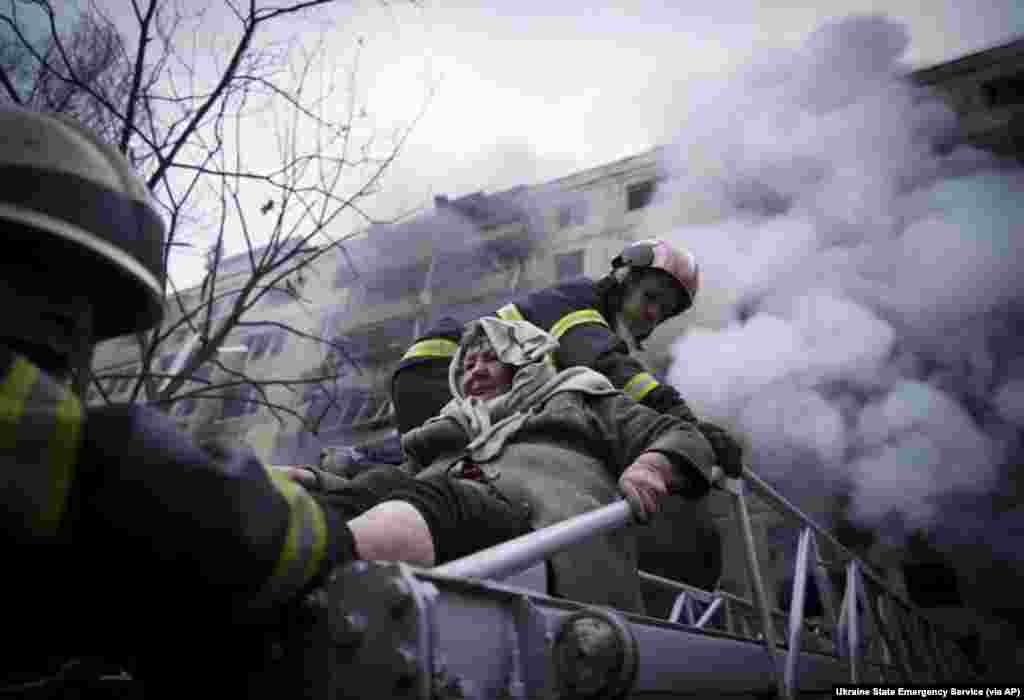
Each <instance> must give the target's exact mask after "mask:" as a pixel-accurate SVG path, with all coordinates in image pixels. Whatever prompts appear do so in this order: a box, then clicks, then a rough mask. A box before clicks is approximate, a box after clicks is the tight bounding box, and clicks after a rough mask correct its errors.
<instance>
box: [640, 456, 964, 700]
mask: <svg viewBox="0 0 1024 700" xmlns="http://www.w3.org/2000/svg"><path fill="white" fill-rule="evenodd" d="M713 480H714V483H715V484H716V485H717V486H718V487H719V488H721V489H722V490H723V491H725V492H726V493H727V494H728V495H729V496H731V497H732V502H733V508H734V514H735V518H736V521H737V523H738V525H739V529H740V536H741V539H742V545H743V548H744V555H745V560H746V573H747V577H748V580H747V582H748V584H749V589H750V590H752V591H753V596H752V598H753V600H746V599H743V598H741V597H739V596H736V595H733V594H730V593H727V592H725V591H715V592H708V591H702V590H700V589H696V588H693V587H691V586H687V585H686V584H682V583H678V582H675V581H670V580H668V579H665V578H661V577H658V576H654V575H652V574H648V573H645V572H640V577H641V579H642V580H644V581H645V582H646V583H649V584H652V585H656V586H660V587H663V588H668V589H670V590H674V591H676V592H678V596H677V597H676V600H675V604H674V605H673V607H672V611H671V613H670V614H669V618H668V620H669V621H670V622H677V623H683V624H687V625H691V626H693V627H696V628H699V629H719V630H722V631H725V632H728V633H729V634H733V635H737V636H740V637H743V638H746V639H750V640H757V641H760V642H763V644H764V645H765V647H766V649H767V650H768V652H769V654H770V655H771V656H772V658H774V659H776V680H777V683H778V692H779V695H780V697H784V698H795V697H796V696H797V694H798V692H799V690H800V686H799V672H800V668H799V664H798V660H799V657H800V652H801V650H802V649H803V650H804V651H808V650H809V651H823V650H828V651H830V652H831V653H833V654H835V655H836V656H838V657H839V658H841V659H844V660H845V661H846V663H847V664H848V670H849V678H848V680H849V682H850V683H851V684H853V683H865V682H879V683H894V682H902V683H906V684H912V683H913V684H922V683H952V682H963V681H969V680H970V679H971V678H972V677H973V676H974V670H973V669H972V668H971V666H970V664H969V662H968V661H967V659H966V657H965V655H964V654H963V652H962V651H961V650H960V649H959V648H958V647H957V646H956V645H955V643H954V642H952V641H951V640H950V639H948V638H946V637H945V636H944V635H943V633H942V630H941V629H940V628H939V627H938V626H937V625H936V624H935V623H934V622H932V621H931V620H929V619H928V618H927V617H926V616H925V615H924V614H923V613H922V612H921V611H920V610H919V609H918V608H917V607H916V606H914V605H913V604H912V603H911V602H910V601H909V600H908V599H907V598H906V597H905V596H903V595H902V594H901V593H900V592H898V591H896V590H894V589H893V588H892V587H891V585H890V584H889V583H887V582H886V581H885V580H884V579H883V578H882V577H881V576H879V575H878V574H877V573H876V572H874V571H873V570H872V569H871V568H870V567H869V566H868V565H867V564H865V563H864V562H862V561H860V560H859V559H858V558H857V557H856V556H855V555H854V554H853V553H852V552H850V551H849V550H847V549H846V548H845V547H843V546H842V545H841V544H840V543H839V542H838V541H837V540H836V539H835V537H833V536H832V535H831V534H830V533H829V532H828V531H826V530H825V529H824V528H822V527H821V526H820V525H818V524H817V523H815V522H814V521H813V520H812V519H811V518H810V517H808V516H807V515H805V514H804V513H803V512H801V511H800V510H799V509H798V508H797V507H796V506H794V505H793V504H792V503H790V502H789V501H788V500H786V499H785V498H784V497H783V496H781V495H780V494H779V493H778V492H776V491H775V490H774V489H773V488H772V487H771V486H769V485H768V484H767V483H765V482H764V481H763V480H762V479H760V478H759V477H758V476H757V475H756V474H754V473H753V472H751V471H750V470H749V469H747V470H744V475H743V478H739V479H730V478H727V477H725V475H724V474H723V473H722V472H721V470H720V469H719V468H717V467H716V468H715V471H714V474H713ZM748 492H750V493H753V494H755V495H756V496H758V497H759V498H760V499H761V500H762V501H763V502H764V503H765V504H766V505H768V506H769V507H770V508H772V509H773V510H775V511H776V512H777V513H779V514H781V515H782V516H783V517H785V518H787V519H789V520H790V521H793V520H795V521H797V522H798V523H800V526H801V528H800V534H799V537H798V542H797V554H796V561H795V570H794V576H793V587H792V596H791V602H790V606H789V608H790V609H789V613H788V615H787V614H786V613H784V612H782V611H781V610H778V609H773V608H771V607H770V606H769V603H768V595H767V592H766V588H765V585H764V579H763V577H762V575H761V570H760V564H759V559H758V556H757V550H756V546H755V541H754V535H753V528H752V524H751V518H750V512H749V509H748V507H747V493H748ZM819 542H824V543H825V545H826V546H827V547H828V548H829V550H830V552H831V554H832V555H833V560H832V561H831V562H830V561H826V560H824V559H823V558H822V557H821V556H820V548H819ZM830 568H832V569H833V570H835V569H837V568H842V569H844V570H845V574H846V584H845V589H844V591H843V597H842V600H841V602H840V603H839V606H838V612H837V607H836V605H835V600H834V594H833V588H832V583H831V581H830V579H829V575H828V573H829V569H830ZM808 576H813V577H814V582H815V584H816V586H817V590H818V592H819V597H820V598H821V604H822V607H823V609H824V619H822V620H816V621H814V623H811V622H810V621H808V620H806V619H805V617H804V613H805V606H804V603H805V600H806V597H807V579H808ZM716 620H717V621H718V624H717V625H713V624H712V623H713V622H714V621H716ZM783 631H784V633H783ZM783 646H785V647H786V649H785V652H784V653H783V651H782V650H781V649H780V647H783Z"/></svg>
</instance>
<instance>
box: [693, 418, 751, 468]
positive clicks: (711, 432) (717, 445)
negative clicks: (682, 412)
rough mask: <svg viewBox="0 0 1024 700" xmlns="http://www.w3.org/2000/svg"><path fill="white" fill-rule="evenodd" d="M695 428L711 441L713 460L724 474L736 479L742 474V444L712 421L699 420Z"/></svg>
mask: <svg viewBox="0 0 1024 700" xmlns="http://www.w3.org/2000/svg"><path fill="white" fill-rule="evenodd" d="M697 429H698V430H700V433H701V435H703V436H704V437H705V438H707V441H708V442H710V443H711V449H713V450H714V451H715V461H717V462H718V466H720V467H721V468H722V471H724V472H725V474H726V476H729V477H732V478H733V479H738V478H739V477H740V476H741V475H742V474H743V447H742V445H740V443H739V442H738V441H737V440H736V438H734V437H733V436H732V435H730V434H729V433H728V432H726V431H725V429H724V428H720V427H718V426H717V425H715V424H714V423H707V422H705V421H701V422H699V423H697Z"/></svg>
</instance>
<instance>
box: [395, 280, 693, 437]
mask: <svg viewBox="0 0 1024 700" xmlns="http://www.w3.org/2000/svg"><path fill="white" fill-rule="evenodd" d="M615 284H616V283H615V282H614V280H612V279H611V278H604V279H602V280H601V281H599V282H594V281H593V280H590V279H588V278H585V277H580V278H577V279H574V280H570V281H567V282H564V283H562V284H558V285H555V286H552V287H547V288H545V289H542V290H539V291H536V292H533V293H531V294H529V295H527V296H526V297H525V298H523V299H521V300H519V301H516V302H514V303H511V304H508V305H506V306H503V307H502V308H500V309H497V310H496V315H497V316H498V317H499V318H503V319H505V320H510V321H511V320H526V321H529V322H530V323H533V324H534V325H536V326H539V327H541V328H543V329H544V330H545V331H547V332H548V333H550V334H551V335H553V336H554V337H555V338H556V339H557V340H558V341H559V348H558V350H557V351H556V352H555V364H556V366H557V368H558V369H565V368H567V367H574V366H577V365H581V366H584V367H590V368H591V369H594V370H596V371H598V372H600V373H601V374H603V375H605V376H606V377H608V379H609V380H610V381H611V382H612V384H613V385H614V386H615V388H616V389H620V390H622V391H623V392H625V393H626V394H629V396H631V397H632V398H633V399H634V400H636V401H639V402H640V403H642V404H644V405H646V406H648V407H649V408H653V409H654V410H656V411H658V412H659V413H671V414H673V415H676V416H678V417H679V418H682V419H683V420H686V421H689V422H693V421H694V420H695V418H694V416H693V413H692V412H691V411H690V410H689V408H688V407H687V406H686V403H685V402H684V401H683V399H682V397H681V396H679V393H678V392H677V391H676V390H675V389H673V388H672V387H671V386H668V385H666V384H661V383H659V382H658V380H657V379H655V378H654V377H653V376H651V375H650V374H649V373H648V372H647V371H646V370H645V369H644V367H643V366H642V365H641V364H640V363H639V362H637V360H636V359H634V358H633V357H631V356H630V355H629V349H628V347H627V346H626V343H625V342H624V341H623V340H622V339H621V338H620V337H619V336H618V335H616V334H615V332H614V330H613V327H612V324H613V323H614V313H613V309H612V308H611V307H612V302H611V297H612V295H613V294H614V293H615V291H616V290H615ZM461 337H462V325H461V324H460V323H458V322H457V321H455V320H453V319H450V318H446V319H442V320H441V321H439V322H438V323H437V324H436V325H435V326H434V327H432V328H430V329H429V330H427V332H426V333H424V334H423V335H422V336H420V337H419V338H417V339H416V341H415V342H414V343H413V345H412V347H410V348H409V349H408V350H407V351H406V353H405V355H404V356H403V357H402V360H401V362H399V364H398V367H397V368H396V369H395V373H394V376H393V377H392V386H391V390H392V400H393V402H394V406H395V416H396V421H397V423H398V429H399V431H400V432H402V433H406V432H408V431H409V430H411V429H413V428H415V427H417V426H419V425H422V424H423V423H424V422H425V421H426V420H427V419H428V418H432V417H433V416H435V415H437V414H438V413H439V412H440V411H441V408H442V407H443V406H444V405H445V404H446V403H447V402H448V401H449V400H450V399H451V394H450V392H449V390H448V365H449V364H450V363H451V359H452V357H453V356H454V355H455V350H456V348H457V347H458V343H459V340H460V339H461Z"/></svg>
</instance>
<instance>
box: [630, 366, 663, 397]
mask: <svg viewBox="0 0 1024 700" xmlns="http://www.w3.org/2000/svg"><path fill="white" fill-rule="evenodd" d="M657 386H658V380H657V379H655V378H654V377H652V376H651V375H650V374H648V373H647V372H637V373H636V374H634V375H633V378H632V379H630V380H629V381H628V382H626V386H624V387H622V390H623V391H624V392H626V393H627V394H629V395H630V396H631V397H632V398H633V400H634V401H640V400H642V399H643V398H644V397H645V396H647V394H649V393H651V390H652V389H654V388H655V387H657Z"/></svg>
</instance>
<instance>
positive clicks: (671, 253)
mask: <svg viewBox="0 0 1024 700" xmlns="http://www.w3.org/2000/svg"><path fill="white" fill-rule="evenodd" d="M626 266H628V267H630V268H645V267H649V268H653V269H655V270H661V271H663V272H665V273H667V274H668V275H670V276H671V277H672V279H673V280H675V282H676V284H677V285H678V286H679V289H680V291H681V292H682V293H683V301H682V303H681V304H680V305H679V306H678V307H677V308H676V313H677V314H680V313H682V312H684V311H686V310H687V309H688V308H690V307H691V306H693V302H694V300H695V299H696V298H697V290H698V289H699V288H700V271H699V269H698V266H697V258H696V257H694V255H693V253H692V252H690V251H689V250H686V249H684V248H675V247H673V246H672V245H670V244H669V243H667V242H666V241H663V240H661V239H657V238H649V239H646V240H642V241H636V242H635V243H630V244H629V245H627V246H626V247H625V248H624V249H623V250H622V252H621V253H619V254H618V255H617V256H615V258H614V259H613V260H612V268H613V269H618V268H621V267H626Z"/></svg>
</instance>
